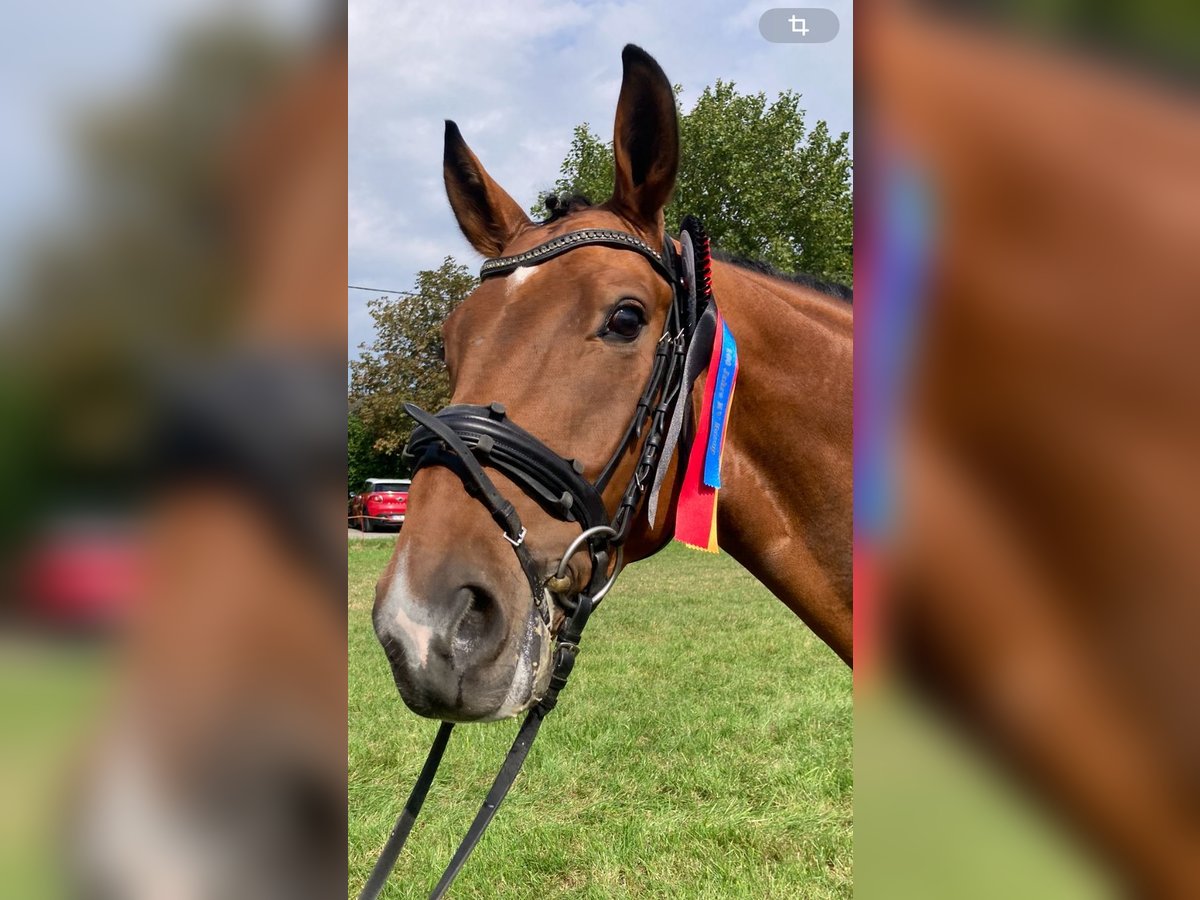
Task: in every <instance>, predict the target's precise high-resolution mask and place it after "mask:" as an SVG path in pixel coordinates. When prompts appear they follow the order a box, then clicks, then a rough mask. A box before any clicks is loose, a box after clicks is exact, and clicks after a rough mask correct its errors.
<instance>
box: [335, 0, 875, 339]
mask: <svg viewBox="0 0 1200 900" xmlns="http://www.w3.org/2000/svg"><path fill="white" fill-rule="evenodd" d="M829 5H831V6H832V8H834V9H835V10H836V11H837V12H838V13H839V16H840V18H841V19H842V32H841V34H840V35H839V37H838V39H837V41H835V42H834V43H833V44H829V45H820V46H814V45H797V44H787V45H777V44H769V43H767V42H766V41H765V40H763V38H762V37H761V35H760V34H759V32H758V18H759V16H760V15H761V14H762V12H763V11H764V10H765V9H766V8H767V7H766V6H764V5H761V4H745V5H743V6H740V7H731V5H730V4H728V3H720V2H716V0H703V2H699V3H692V4H688V5H686V6H685V5H683V4H677V3H664V2H650V3H644V2H639V3H634V2H606V0H601V2H584V0H577V2H573V3H572V2H567V3H562V2H557V0H555V2H551V0H511V2H495V3H486V4H484V3H477V4H470V5H468V4H466V3H461V2H460V3H447V4H437V5H435V4H426V3H416V2H409V3H402V4H395V3H394V2H387V0H351V4H350V16H349V36H350V123H349V124H350V173H349V182H350V192H351V193H350V231H349V236H348V237H349V250H350V276H351V280H352V282H354V283H367V284H372V285H374V284H375V283H376V281H369V280H368V278H370V279H375V280H377V281H378V284H379V286H383V287H393V288H407V287H410V286H411V285H412V282H413V278H414V275H415V273H416V272H417V271H418V270H419V269H422V268H429V267H430V266H434V265H437V264H438V263H440V262H441V259H442V258H443V257H444V256H446V255H447V254H450V255H453V256H455V257H456V258H458V259H459V260H460V261H462V262H465V263H467V264H469V265H474V264H475V263H476V262H478V255H477V254H475V253H474V251H472V250H471V249H470V248H469V247H468V246H467V244H466V241H465V240H464V239H463V238H462V235H461V234H460V233H459V231H458V228H457V226H456V225H455V224H454V221H453V218H452V216H451V214H450V209H449V206H448V204H447V203H446V200H445V197H444V194H443V189H442V185H441V154H442V129H443V125H442V122H443V120H444V119H454V120H455V121H457V122H458V124H459V127H460V128H461V129H462V132H463V135H464V137H465V138H466V140H467V142H468V143H469V144H470V145H471V147H472V149H473V150H474V151H475V152H476V154H477V155H478V156H479V158H480V159H481V160H482V161H483V163H484V165H485V166H486V167H487V169H488V171H489V172H490V173H491V174H492V176H493V177H495V178H496V179H497V181H499V182H500V183H501V184H502V185H504V187H505V188H506V189H507V190H508V191H509V192H510V193H511V194H512V195H513V196H514V197H515V198H516V199H517V202H519V203H521V204H522V205H528V204H529V203H530V202H531V201H532V200H533V199H534V198H535V197H536V195H537V192H538V190H540V189H543V188H545V187H548V186H549V185H550V184H552V183H553V181H554V180H555V178H556V177H557V175H558V167H559V165H560V164H561V162H562V159H563V157H564V155H565V154H566V151H567V148H568V146H569V144H570V140H571V130H572V128H573V127H574V126H575V125H577V124H579V123H580V122H584V121H586V122H589V123H590V124H591V126H592V129H593V130H594V131H596V132H598V133H599V134H601V135H602V136H604V137H606V138H607V137H609V136H610V131H611V128H612V119H613V113H614V111H615V107H616V100H617V92H618V90H619V87H620V79H621V59H620V54H621V48H622V47H623V46H624V45H625V44H626V43H630V42H632V43H636V44H639V45H640V46H642V47H643V48H645V49H646V50H647V51H648V52H650V53H651V54H653V55H654V56H655V58H656V59H657V60H658V61H659V63H660V64H661V65H662V66H663V69H664V70H665V71H666V73H667V76H668V77H669V78H670V79H671V81H672V82H674V83H678V84H682V85H683V87H684V97H683V102H684V105H685V106H687V105H689V104H690V103H692V102H694V101H695V98H696V97H697V96H698V95H699V93H700V91H701V90H702V89H703V88H704V87H705V86H707V85H709V84H712V83H713V82H714V81H716V79H717V78H722V79H725V80H731V81H735V82H736V83H737V84H738V86H739V88H740V89H741V90H743V91H765V92H766V93H767V94H768V96H774V95H776V94H778V93H779V92H780V91H781V90H784V89H792V90H796V91H799V92H800V93H801V94H803V100H802V106H804V107H805V108H806V109H807V110H808V113H809V123H810V125H811V124H814V123H815V122H816V121H817V120H818V119H826V120H827V121H828V122H829V124H830V127H831V129H832V130H833V131H834V132H838V131H843V130H846V131H848V130H850V128H851V123H852V115H853V113H852V107H851V102H852V56H851V47H852V40H851V38H852V35H851V29H850V8H851V7H850V2H849V0H832V2H831V3H830V4H829ZM362 302H363V301H362V298H361V297H359V298H358V299H357V300H356V299H355V298H353V297H352V299H351V303H352V314H351V316H350V322H349V327H350V334H349V342H350V346H351V347H356V346H357V345H358V344H359V343H360V342H362V341H364V340H369V338H370V331H369V326H370V323H369V319H368V318H367V317H366V315H365V312H364V311H363V310H362V309H361V308H357V307H356V306H355V304H356V303H357V304H359V305H360V306H361V304H362Z"/></svg>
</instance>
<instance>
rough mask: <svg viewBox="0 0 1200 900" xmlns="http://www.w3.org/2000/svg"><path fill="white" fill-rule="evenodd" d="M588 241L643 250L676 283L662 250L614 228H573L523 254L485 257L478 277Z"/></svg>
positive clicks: (539, 260) (540, 260) (531, 263)
mask: <svg viewBox="0 0 1200 900" xmlns="http://www.w3.org/2000/svg"><path fill="white" fill-rule="evenodd" d="M585 244H599V245H601V246H605V247H616V248H619V249H622V250H633V251H635V252H637V253H640V254H642V256H644V257H646V259H648V260H649V261H650V264H651V265H652V266H654V268H655V269H657V270H658V273H659V274H660V275H662V276H663V277H664V278H666V279H667V281H669V282H671V283H672V284H674V283H675V279H676V275H675V273H674V272H672V271H671V268H670V266H668V265H667V263H666V261H665V260H664V259H663V257H662V254H661V253H657V252H656V251H655V250H654V249H653V248H651V246H650V245H649V244H647V243H646V242H645V241H643V240H642V239H641V238H639V237H637V236H635V235H632V234H629V233H628V232H626V231H617V230H615V229H612V228H583V229H580V230H579V231H570V232H567V233H566V234H563V235H559V236H558V237H556V238H551V239H550V240H548V241H546V243H544V244H539V245H538V246H536V247H534V248H533V249H532V250H526V251H525V252H524V253H517V254H514V255H513V256H496V257H492V258H491V259H486V260H484V262H483V265H482V266H481V267H480V269H479V277H480V278H489V277H491V276H493V275H505V274H507V273H509V272H511V271H512V270H513V269H516V268H518V267H520V266H536V265H538V264H539V263H543V262H545V261H546V260H548V259H553V258H554V257H555V256H558V255H559V254H560V253H566V252H567V251H568V250H572V249H574V248H575V247H579V246H582V245H585Z"/></svg>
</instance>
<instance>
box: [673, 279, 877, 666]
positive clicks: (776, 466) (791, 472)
mask: <svg viewBox="0 0 1200 900" xmlns="http://www.w3.org/2000/svg"><path fill="white" fill-rule="evenodd" d="M713 287H714V293H715V296H716V298H717V303H718V305H719V308H720V310H721V313H722V315H723V316H724V317H725V320H726V321H727V323H728V324H729V328H730V330H731V331H732V333H733V334H734V336H735V339H736V340H737V345H738V356H739V374H738V382H737V389H736V391H735V394H734V400H733V405H732V407H731V410H730V418H729V431H728V433H727V436H726V443H725V455H724V460H723V462H722V482H723V487H722V489H721V499H720V502H719V503H718V507H717V508H718V517H719V519H718V529H719V530H718V534H719V536H720V543H721V546H722V547H724V548H725V549H726V550H728V551H729V553H730V554H731V555H732V556H733V557H734V558H735V559H737V560H738V561H739V562H741V563H742V564H743V565H744V566H745V567H746V568H747V569H749V570H750V571H751V572H752V573H753V574H754V575H755V576H756V577H757V578H758V579H759V580H760V581H761V582H762V583H763V584H765V585H766V586H767V587H768V588H769V589H770V590H771V591H772V593H774V594H775V595H776V596H777V597H779V599H780V600H782V601H783V602H784V603H785V604H787V606H788V607H789V608H791V609H792V611H793V612H795V613H796V614H797V615H798V616H800V617H801V618H802V619H803V620H804V621H805V622H806V623H807V624H808V625H809V626H810V627H811V628H812V629H813V631H814V632H816V634H817V635H818V636H820V637H821V638H822V639H823V640H824V641H825V642H826V643H827V644H829V645H830V646H831V647H832V648H833V649H834V650H835V651H836V652H837V653H838V654H839V655H840V656H841V657H842V658H843V659H844V660H846V661H847V662H850V660H851V634H852V590H851V578H852V544H853V534H852V531H853V516H852V496H853V495H852V490H853V474H852V473H853V426H852V403H853V371H852V369H853V328H854V318H853V311H852V308H851V306H850V304H849V303H847V302H845V301H843V300H840V299H837V298H833V297H830V296H828V295H826V294H824V293H822V292H820V291H817V290H814V289H811V288H806V287H802V286H800V285H798V284H793V283H791V282H787V281H783V280H780V279H776V278H771V277H769V276H765V275H762V274H759V273H756V272H750V271H746V270H743V269H740V268H738V267H736V266H733V265H729V264H720V263H718V264H716V265H714V271H713ZM697 395H699V391H697Z"/></svg>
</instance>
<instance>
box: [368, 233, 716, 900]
mask: <svg viewBox="0 0 1200 900" xmlns="http://www.w3.org/2000/svg"><path fill="white" fill-rule="evenodd" d="M681 243H682V244H683V246H684V253H685V258H684V261H683V264H682V266H681V261H680V258H679V254H678V253H677V252H676V251H675V247H674V244H673V243H672V241H671V240H670V239H669V238H667V237H665V236H664V238H663V249H662V252H661V253H659V252H656V251H655V250H654V249H653V248H651V247H650V245H649V244H647V243H646V242H645V241H643V240H642V239H641V238H639V237H637V236H635V235H632V234H629V233H627V232H623V231H617V230H613V229H607V228H586V229H581V230H578V231H572V232H569V233H567V234H563V235H560V236H559V237H556V238H552V239H550V240H549V241H546V242H545V243H543V244H540V245H539V246H537V247H534V248H533V249H532V250H527V251H525V252H523V253H518V254H515V255H513V256H503V257H495V258H491V259H488V260H486V261H485V262H484V263H483V266H482V268H481V269H480V272H479V277H480V278H481V279H486V278H492V277H496V276H499V275H506V274H508V273H510V272H512V271H514V270H515V269H517V268H521V267H524V266H536V265H540V264H542V263H544V262H546V261H548V260H551V259H554V258H555V257H558V256H561V255H562V254H564V253H567V252H569V251H571V250H574V249H576V248H578V247H586V246H602V247H609V248H614V249H620V250H627V251H631V252H635V253H638V254H640V255H641V256H642V257H643V258H645V259H646V260H647V261H648V262H649V263H650V264H651V266H652V267H653V268H654V270H655V272H657V273H658V274H659V275H660V276H661V277H663V278H664V279H665V280H666V281H667V283H668V284H669V285H670V286H671V290H672V294H673V297H672V301H671V306H670V308H669V310H668V312H667V315H666V320H665V322H664V325H663V331H662V335H661V337H660V338H659V340H658V344H657V347H656V349H655V353H654V361H653V363H652V365H651V369H650V375H649V377H648V378H647V380H646V384H645V387H644V388H643V390H642V393H641V396H640V397H639V399H638V404H637V409H636V410H635V412H634V415H633V418H632V420H631V421H630V422H629V424H628V426H627V427H626V429H625V432H624V435H623V436H622V437H621V439H620V441H619V443H618V444H617V448H616V450H614V452H613V454H612V456H611V457H610V458H609V460H608V462H607V463H606V464H605V465H604V467H603V468H602V469H601V470H600V473H599V475H598V476H597V477H596V479H595V480H594V481H589V480H588V479H586V478H585V477H584V467H583V466H582V465H581V464H580V463H579V462H578V461H577V460H573V459H568V458H565V457H562V456H560V455H559V454H557V453H555V452H554V451H553V450H551V449H550V448H549V447H547V446H546V445H545V444H544V443H543V442H542V441H541V440H539V439H538V438H537V437H535V436H534V435H532V434H530V433H529V432H528V431H526V430H524V429H523V428H521V427H520V426H519V425H517V424H516V423H515V422H513V421H512V420H511V419H510V418H509V416H508V414H507V412H506V410H505V408H504V406H503V405H502V404H499V403H492V404H490V405H488V406H472V405H465V404H457V405H453V406H447V407H446V408H445V409H442V410H441V411H439V412H438V413H437V414H430V413H428V412H426V411H424V410H422V409H420V408H419V407H416V406H414V405H412V404H405V406H404V408H405V410H406V411H407V412H408V414H409V415H410V416H412V418H413V419H414V420H416V422H417V427H416V429H415V430H414V431H413V433H412V437H411V438H410V439H409V442H408V446H407V447H406V448H405V453H406V454H407V455H409V456H411V457H412V458H413V460H414V467H413V468H414V473H415V472H416V471H417V470H419V469H421V468H424V467H426V466H431V465H440V466H444V467H446V468H448V469H450V471H452V472H454V473H455V474H456V475H457V476H458V477H459V478H460V479H461V480H462V482H463V485H464V486H465V487H466V490H467V492H468V494H470V495H471V496H472V497H474V498H475V499H476V500H478V501H479V502H480V503H482V504H483V505H484V506H485V507H486V508H487V510H488V512H489V513H490V514H491V516H492V519H493V520H494V521H495V522H496V524H497V525H498V526H499V527H500V529H501V532H502V534H503V537H504V539H505V540H506V541H507V542H508V543H509V544H510V545H511V546H512V548H513V551H514V552H515V553H516V555H517V560H518V562H519V563H520V565H521V569H522V571H523V572H524V573H525V577H526V579H527V580H528V582H529V589H530V592H531V593H532V596H533V601H534V606H535V608H536V609H537V611H538V612H539V613H540V615H541V616H542V620H543V622H544V623H546V624H547V625H549V623H550V619H551V609H550V603H549V602H548V601H547V599H546V588H547V584H549V585H550V586H551V588H552V589H553V590H552V593H553V594H554V596H555V598H556V600H557V602H558V604H559V606H560V607H561V608H562V609H563V610H564V613H565V620H564V623H563V626H562V628H561V629H560V633H559V635H558V638H557V641H556V645H555V650H554V660H553V664H552V666H551V675H550V680H549V687H548V688H547V691H546V693H545V695H544V696H543V697H542V698H541V699H540V700H538V701H537V703H536V704H535V705H534V706H533V707H532V708H531V709H530V710H529V714H528V715H527V716H526V718H525V721H524V722H523V723H522V725H521V728H520V730H519V731H518V733H517V737H516V740H515V741H514V742H513V746H512V749H511V750H510V751H509V753H508V757H507V758H506V760H505V763H504V766H503V767H502V768H501V770H500V772H499V773H498V774H497V776H496V780H495V782H494V783H493V785H492V789H491V791H490V792H489V793H488V796H487V799H485V801H484V804H483V806H482V807H481V808H480V810H479V813H478V814H477V815H476V817H475V821H474V822H473V823H472V825H471V828H470V830H469V831H468V832H467V835H466V837H465V838H464V839H463V842H462V844H460V845H459V848H458V850H457V851H456V852H455V854H454V858H453V859H452V860H451V862H450V865H449V866H448V867H447V869H446V871H445V873H444V874H443V875H442V878H441V880H440V881H439V882H438V884H437V886H436V887H435V888H434V890H433V893H431V894H430V898H431V900H433V898H437V897H441V896H442V895H443V893H444V892H445V891H446V890H447V889H448V888H449V886H450V884H451V882H452V881H453V880H454V878H455V876H456V875H457V874H458V871H459V870H460V869H461V868H462V865H463V863H465V862H466V859H467V856H469V855H470V853H471V851H472V850H473V849H474V847H475V844H476V843H478V841H479V839H480V837H482V835H483V832H484V830H485V829H486V828H487V825H488V823H489V822H490V821H491V819H492V816H493V815H494V814H495V812H496V809H497V807H498V806H499V805H500V802H501V801H502V800H503V799H504V797H505V795H506V794H507V793H508V789H509V788H510V787H511V786H512V783H513V781H514V780H515V779H516V776H517V773H518V772H519V771H520V769H521V765H522V764H523V763H524V761H525V756H526V755H527V754H528V752H529V748H530V746H531V745H532V744H533V739H534V737H535V736H536V735H537V731H538V728H539V727H540V726H541V722H542V720H543V719H544V718H545V716H546V715H547V714H548V713H549V712H550V710H552V709H553V708H554V706H555V705H556V704H557V702H558V694H559V691H561V690H562V688H563V687H564V686H565V685H566V683H567V679H568V677H569V675H570V673H571V669H572V668H573V667H574V665H575V655H576V653H577V652H578V649H579V639H580V636H581V635H582V633H583V629H584V626H585V625H586V624H587V621H588V617H589V616H590V615H591V613H592V611H593V610H594V609H595V608H596V606H597V605H598V604H599V603H600V601H601V600H602V599H603V597H604V596H605V594H607V593H608V591H609V589H610V588H611V587H612V585H613V583H614V582H615V581H616V578H617V575H618V574H619V573H620V569H621V563H622V560H623V545H624V543H625V540H626V539H627V538H628V536H629V532H630V528H631V525H632V522H633V516H634V514H635V513H636V511H637V509H638V508H639V506H640V504H641V502H642V500H643V498H644V497H645V496H646V494H647V492H648V491H649V490H651V488H652V485H658V484H661V482H662V474H663V472H662V470H663V469H664V468H665V464H666V463H669V461H670V455H671V453H673V451H674V447H675V442H676V441H677V440H678V439H679V436H680V435H679V431H680V429H679V424H678V422H679V421H680V420H681V416H680V413H683V416H682V420H684V421H686V418H687V416H686V412H687V411H686V410H685V409H682V408H680V409H678V410H676V414H675V415H674V416H671V412H672V410H673V409H675V408H676V407H677V405H678V404H680V403H682V404H683V405H684V406H686V405H687V403H686V401H687V397H688V394H689V393H690V388H691V379H692V378H694V375H693V374H691V370H693V369H694V366H693V365H692V364H691V363H692V360H693V358H695V357H696V356H697V355H696V354H689V349H690V348H691V346H692V344H693V338H694V337H696V335H697V332H698V331H701V330H703V329H702V327H701V326H704V325H708V326H709V327H708V330H707V331H705V332H704V333H705V334H710V333H711V320H712V315H711V313H712V308H713V305H712V304H711V303H709V302H708V301H709V299H710V296H711V292H710V290H709V288H708V279H707V273H706V276H705V278H704V284H703V285H701V286H699V289H698V286H697V284H696V282H697V280H698V278H697V276H696V268H697V267H696V266H695V265H694V264H693V263H694V258H693V257H692V248H693V247H697V248H703V254H704V258H705V259H707V248H708V238H707V236H706V235H705V234H704V230H703V228H702V227H701V226H700V223H699V222H698V221H697V220H696V219H695V218H694V217H691V216H689V217H688V218H687V219H685V220H684V223H683V234H682V235H681ZM681 267H682V268H686V272H687V275H688V276H689V277H687V278H685V276H684V272H682V271H681ZM685 363H687V364H686V365H685ZM668 417H670V418H671V421H670V422H669V421H668ZM669 425H670V426H671V427H670V433H669V432H668V426H669ZM639 441H640V450H639V451H638V452H637V462H636V465H635V467H634V472H633V475H632V477H631V478H630V480H629V482H628V484H627V485H626V486H625V489H624V491H622V493H621V497H620V500H619V502H618V504H617V508H616V510H615V511H614V512H613V513H612V515H611V517H610V516H609V513H608V510H607V508H606V507H605V505H604V501H603V493H604V490H605V488H606V487H607V486H608V484H609V482H610V481H611V479H612V476H613V475H614V474H615V472H616V470H617V469H618V467H619V466H620V463H621V460H622V459H623V458H624V457H625V455H626V454H627V453H628V451H629V449H630V447H631V446H634V447H637V446H638V442H639ZM664 451H665V455H664ZM485 467H487V468H491V469H494V470H496V471H498V472H501V473H502V474H503V475H504V476H505V477H506V478H507V479H509V480H510V481H511V482H512V483H513V484H515V485H516V486H517V487H519V488H520V489H521V490H522V491H524V492H525V493H526V494H527V495H528V496H529V497H531V498H532V499H533V500H534V501H536V502H537V503H538V505H539V506H540V507H541V508H542V509H543V510H544V511H545V512H546V513H548V514H549V515H550V516H552V517H554V518H556V519H559V520H561V521H565V522H575V523H577V524H579V526H580V528H581V533H580V534H579V535H578V536H577V537H576V538H575V539H574V540H573V541H572V542H571V544H570V545H568V547H567V548H566V550H565V551H564V553H563V555H562V557H561V558H560V560H559V563H558V566H557V569H556V571H555V572H554V573H553V574H550V575H548V576H547V575H546V574H544V573H543V572H541V571H540V570H539V568H538V566H537V563H536V561H535V560H534V558H533V556H532V554H531V553H530V552H529V549H528V547H527V546H526V543H525V537H526V529H525V526H524V525H523V524H522V522H521V519H520V516H519V515H518V514H517V510H516V508H515V507H514V506H513V504H512V502H511V501H509V500H508V499H507V498H505V497H504V495H503V494H502V493H501V492H500V491H499V490H498V489H497V487H496V485H495V483H494V482H493V481H492V479H491V478H490V477H489V476H488V474H487V472H486V471H485ZM656 473H657V477H656ZM584 548H586V549H587V551H588V555H589V558H590V561H591V575H590V577H589V579H588V583H587V585H586V587H585V588H584V589H583V590H582V591H580V592H578V593H576V594H574V595H571V594H570V593H569V591H566V590H563V588H564V586H565V585H567V584H569V583H570V582H569V579H568V563H569V561H570V559H571V558H572V557H573V556H574V555H575V554H576V553H577V552H579V551H580V550H583V549H584ZM614 563H615V564H614ZM610 566H611V568H612V571H611V574H610V571H609V569H610ZM452 728H453V723H450V722H443V723H442V726H441V728H440V729H439V731H438V734H437V737H436V738H435V739H434V743H433V747H432V748H431V749H430V751H429V757H428V758H427V759H426V761H425V766H424V767H423V769H422V770H421V775H420V777H419V778H418V780H417V783H416V785H415V786H414V788H413V791H412V794H411V795H410V797H409V799H408V802H407V804H405V809H404V812H403V813H402V814H401V816H400V818H399V819H398V820H397V822H396V826H395V828H394V829H393V831H392V835H391V837H390V838H389V839H388V842H387V844H386V845H385V846H384V849H383V852H382V853H381V855H380V857H379V860H378V862H376V864H375V868H374V870H373V871H372V873H371V877H370V879H368V881H367V884H366V886H365V887H364V888H363V891H362V893H361V894H359V900H373V898H375V897H377V896H378V894H379V891H380V890H382V888H383V885H384V883H385V882H386V880H387V877H388V874H389V873H390V872H391V869H392V866H393V865H394V864H395V861H396V858H397V856H398V855H399V852H400V849H401V848H402V847H403V845H404V841H405V840H406V838H407V837H408V833H409V831H410V830H411V829H412V826H413V823H414V822H415V820H416V816H417V813H418V812H419V811H420V809H421V805H422V803H423V802H424V799H425V794H426V793H427V792H428V790H429V786H430V784H431V783H432V782H433V777H434V775H435V773H436V772H437V767H438V763H439V762H440V760H441V757H442V753H443V752H444V750H445V747H446V743H447V741H448V740H449V737H450V731H451V729H452Z"/></svg>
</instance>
